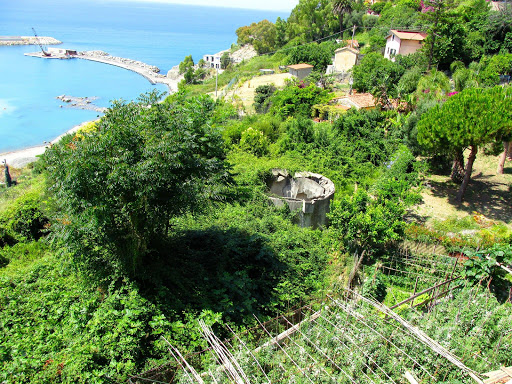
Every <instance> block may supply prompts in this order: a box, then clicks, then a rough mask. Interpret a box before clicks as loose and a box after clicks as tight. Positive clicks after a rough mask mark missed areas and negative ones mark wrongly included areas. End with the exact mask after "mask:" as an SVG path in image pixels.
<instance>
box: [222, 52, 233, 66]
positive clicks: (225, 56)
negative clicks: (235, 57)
mask: <svg viewBox="0 0 512 384" xmlns="http://www.w3.org/2000/svg"><path fill="white" fill-rule="evenodd" d="M230 65H231V57H230V56H229V52H224V53H223V54H222V56H221V58H220V66H221V68H222V69H226V68H228V67H229V66H230Z"/></svg>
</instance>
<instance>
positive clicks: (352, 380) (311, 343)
mask: <svg viewBox="0 0 512 384" xmlns="http://www.w3.org/2000/svg"><path fill="white" fill-rule="evenodd" d="M283 319H284V320H285V321H286V322H287V323H288V324H290V325H293V324H292V323H290V322H289V321H288V319H287V318H286V317H284V316H283ZM297 332H298V333H299V334H300V335H302V337H303V338H304V339H305V340H306V341H307V342H308V343H309V344H310V345H312V346H313V347H314V348H315V349H316V350H317V351H318V352H320V354H321V355H322V356H324V357H325V358H327V359H328V360H329V361H330V362H332V363H333V364H334V365H335V366H336V368H338V369H339V370H340V371H341V372H343V374H344V375H345V376H346V377H347V379H349V380H350V381H351V382H352V383H355V381H354V379H353V378H352V377H350V376H349V375H348V374H347V373H346V372H345V371H344V370H343V368H341V367H340V366H339V365H338V364H336V362H335V361H334V360H332V359H331V358H330V357H329V356H327V355H326V354H325V353H324V352H323V351H322V350H321V349H320V348H319V347H318V346H317V345H316V344H315V343H313V342H312V341H311V340H310V339H309V338H308V337H307V336H306V335H305V334H304V333H302V332H301V330H300V329H299V330H297ZM324 371H325V369H324ZM325 373H327V371H325ZM327 374H328V373H327ZM328 375H329V374H328ZM365 375H366V374H365ZM366 377H368V376H366ZM368 379H369V380H370V381H371V382H372V383H373V380H372V379H370V378H369V377H368ZM374 384H375V383H374Z"/></svg>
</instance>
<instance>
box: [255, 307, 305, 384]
mask: <svg viewBox="0 0 512 384" xmlns="http://www.w3.org/2000/svg"><path fill="white" fill-rule="evenodd" d="M253 316H254V318H255V319H256V321H257V322H258V323H259V324H260V326H261V327H262V328H263V330H264V331H265V332H266V333H267V334H268V335H269V336H270V337H272V335H271V334H270V332H269V331H268V330H267V328H265V326H264V325H263V324H262V323H261V321H260V319H258V318H257V317H256V315H254V314H253ZM276 345H277V346H278V347H279V349H281V351H283V353H284V354H285V355H286V357H288V358H289V359H290V361H291V362H292V363H293V365H295V367H297V369H298V370H299V372H300V373H302V374H303V375H304V377H305V378H306V379H308V381H309V382H310V383H311V384H314V383H313V381H312V380H311V379H310V378H309V376H308V375H307V374H306V372H305V371H304V370H303V369H302V368H301V367H299V365H298V364H297V363H296V362H295V360H293V359H292V358H291V356H290V355H289V354H288V353H287V352H286V351H285V350H284V348H283V347H281V345H280V344H279V343H277V344H276Z"/></svg>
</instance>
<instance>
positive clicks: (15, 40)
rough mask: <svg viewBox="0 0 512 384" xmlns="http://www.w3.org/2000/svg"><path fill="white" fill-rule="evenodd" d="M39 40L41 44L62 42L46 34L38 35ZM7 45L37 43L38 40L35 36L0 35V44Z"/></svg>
mask: <svg viewBox="0 0 512 384" xmlns="http://www.w3.org/2000/svg"><path fill="white" fill-rule="evenodd" d="M39 42H40V43H41V44H43V45H58V44H62V41H60V40H57V39H55V38H53V37H48V36H39ZM9 45H38V41H37V38H36V37H35V36H0V46H9Z"/></svg>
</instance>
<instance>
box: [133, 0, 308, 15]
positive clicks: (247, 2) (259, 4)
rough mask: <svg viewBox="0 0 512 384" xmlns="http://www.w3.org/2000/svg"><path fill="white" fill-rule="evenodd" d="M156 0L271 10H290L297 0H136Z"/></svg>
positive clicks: (159, 0)
mask: <svg viewBox="0 0 512 384" xmlns="http://www.w3.org/2000/svg"><path fill="white" fill-rule="evenodd" d="M138 1H158V2H163V3H175V4H187V5H207V6H215V7H229V8H248V9H259V10H271V11H287V12H289V11H291V10H292V9H293V8H294V7H295V6H296V5H297V4H298V3H299V0H214V1H212V0H138Z"/></svg>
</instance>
